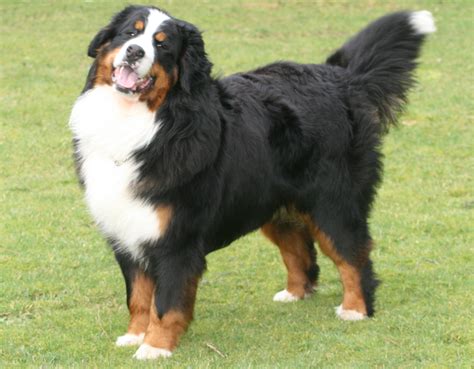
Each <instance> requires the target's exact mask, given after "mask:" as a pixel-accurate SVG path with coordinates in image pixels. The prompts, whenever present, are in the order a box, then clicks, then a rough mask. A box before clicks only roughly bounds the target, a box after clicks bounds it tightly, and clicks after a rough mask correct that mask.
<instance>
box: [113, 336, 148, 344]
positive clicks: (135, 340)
mask: <svg viewBox="0 0 474 369" xmlns="http://www.w3.org/2000/svg"><path fill="white" fill-rule="evenodd" d="M143 338H145V333H140V334H133V333H126V334H124V335H123V336H120V337H117V341H115V345H116V346H138V345H141V344H142V343H143Z"/></svg>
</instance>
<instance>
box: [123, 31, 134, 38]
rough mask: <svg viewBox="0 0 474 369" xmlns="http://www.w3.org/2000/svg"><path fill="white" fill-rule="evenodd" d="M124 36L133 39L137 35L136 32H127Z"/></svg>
mask: <svg viewBox="0 0 474 369" xmlns="http://www.w3.org/2000/svg"><path fill="white" fill-rule="evenodd" d="M125 34H126V35H127V36H129V37H134V36H136V35H137V32H136V31H128V32H125Z"/></svg>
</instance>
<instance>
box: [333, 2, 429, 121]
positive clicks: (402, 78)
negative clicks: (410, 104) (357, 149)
mask: <svg viewBox="0 0 474 369" xmlns="http://www.w3.org/2000/svg"><path fill="white" fill-rule="evenodd" d="M435 30H436V28H435V24H434V20H433V16H432V15H431V13H430V12H429V11H426V10H423V11H418V12H397V13H393V14H389V15H386V16H384V17H382V18H380V19H378V20H376V21H375V22H373V23H371V24H370V25H369V26H367V27H366V28H365V29H363V30H362V31H361V32H359V33H358V34H357V35H356V36H354V37H353V38H351V39H350V40H349V41H348V42H346V44H345V45H344V46H342V47H341V48H340V49H339V50H337V51H336V52H335V53H334V54H333V55H331V56H330V57H329V58H328V59H327V61H326V63H327V64H331V65H337V66H340V67H343V68H346V69H347V70H348V72H349V74H350V81H351V83H350V88H351V89H352V91H351V94H350V96H359V97H361V99H360V100H359V101H358V102H355V103H356V104H357V105H358V107H359V108H362V106H361V105H360V104H361V103H362V101H364V100H365V101H366V102H367V101H368V102H369V105H370V106H369V107H365V108H369V109H370V108H371V110H372V111H373V110H374V108H375V110H376V114H377V116H378V118H379V121H380V122H381V124H382V127H383V128H384V129H387V128H388V126H389V125H390V124H391V123H393V124H395V123H396V120H397V116H398V113H400V112H401V111H402V110H403V107H404V105H405V103H406V99H407V92H408V90H409V89H410V87H412V86H413V84H414V77H413V70H414V69H415V67H416V65H417V63H416V59H417V57H418V55H419V52H420V49H421V46H422V44H423V41H424V39H425V36H426V35H427V34H429V33H432V32H434V31H435ZM362 97H363V98H362ZM364 105H365V104H364Z"/></svg>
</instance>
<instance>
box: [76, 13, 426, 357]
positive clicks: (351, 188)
mask: <svg viewBox="0 0 474 369" xmlns="http://www.w3.org/2000/svg"><path fill="white" fill-rule="evenodd" d="M434 31H435V25H434V21H433V17H432V15H431V13H430V12H428V11H416V12H408V11H403V12H397V13H393V14H389V15H386V16H384V17H382V18H380V19H378V20H376V21H375V22H373V23H372V24H370V25H369V26H368V27H367V28H365V29H364V30H362V31H361V32H360V33H358V34H357V35H356V36H354V37H353V38H351V39H350V40H349V41H348V42H347V43H346V44H345V45H343V46H342V47H341V48H340V49H339V50H337V51H336V52H335V53H334V54H333V55H332V56H330V57H329V58H328V59H327V61H326V62H325V63H324V64H297V63H293V62H276V63H273V64H270V65H267V66H264V67H261V68H258V69H255V70H253V71H250V72H244V73H237V74H233V75H231V76H228V77H225V78H215V77H213V76H212V74H211V69H212V64H211V62H210V61H209V59H208V57H207V55H206V51H205V47H204V41H203V39H202V36H201V33H200V32H199V30H198V28H196V27H195V26H194V25H192V24H190V23H188V22H185V21H183V20H180V19H177V18H174V17H173V16H171V15H170V14H168V13H167V12H165V11H163V10H161V9H158V8H156V7H144V6H128V7H126V8H125V9H124V10H122V11H121V12H119V13H118V14H116V15H115V16H114V17H113V18H112V19H111V21H110V23H109V24H108V25H106V26H105V27H104V28H103V29H101V30H100V31H99V32H98V34H97V35H96V36H95V37H94V38H93V40H92V41H91V43H90V46H89V49H88V55H89V56H90V57H92V58H94V61H93V63H92V66H91V67H90V70H89V74H88V76H87V81H86V84H85V87H84V90H83V91H82V94H81V95H80V97H79V98H78V99H77V101H76V103H75V105H74V107H73V109H72V113H71V117H70V127H71V130H72V132H73V143H74V151H75V162H76V168H77V173H78V176H79V179H80V182H81V184H82V185H83V188H84V192H85V198H86V202H87V205H88V207H89V210H90V213H91V214H92V216H93V218H94V220H95V222H96V223H97V225H98V227H99V228H100V230H101V231H102V233H103V235H104V237H105V238H106V239H107V241H108V243H109V244H110V246H111V248H112V249H113V251H114V253H115V258H116V259H117V262H118V264H119V265H120V268H121V270H122V273H123V276H124V278H125V285H126V291H127V304H128V308H129V311H130V322H129V325H128V330H127V332H126V334H124V335H123V336H120V337H118V339H117V341H116V344H117V345H118V346H126V345H139V348H138V350H137V351H136V353H135V355H134V357H135V358H137V359H154V358H157V357H166V356H170V355H171V353H172V351H173V350H174V349H175V347H176V346H177V344H178V340H179V338H180V336H181V335H182V334H183V333H184V332H185V331H186V329H187V327H188V325H189V323H190V321H191V319H192V317H193V308H194V302H195V298H196V290H197V287H198V281H199V279H200V277H201V276H202V274H203V272H204V270H205V268H206V255H207V254H208V253H210V252H212V251H215V250H218V249H220V248H223V247H225V246H227V245H229V244H231V243H232V242H233V241H234V240H236V239H237V238H239V237H241V236H243V235H245V234H247V233H249V232H252V231H254V230H256V229H258V228H260V229H261V230H262V232H263V234H264V235H265V236H266V237H267V238H268V239H269V240H270V241H271V242H273V243H274V244H275V245H276V246H277V247H278V248H279V250H280V253H281V256H282V259H283V262H284V264H285V266H286V269H287V271H288V280H287V284H286V288H285V289H283V290H282V291H280V292H278V293H277V294H276V295H275V296H274V298H273V300H274V301H281V302H289V301H296V300H301V299H304V298H308V297H310V296H311V295H312V294H313V293H314V291H315V289H316V287H317V281H318V274H319V267H318V265H317V263H316V250H315V247H314V242H315V241H316V242H317V243H318V244H319V247H320V249H321V251H322V252H323V253H324V254H325V255H327V256H328V257H329V258H330V259H332V261H333V262H334V263H335V265H336V267H337V268H338V270H339V273H340V278H341V282H342V286H343V291H344V292H343V297H342V303H341V304H340V305H339V306H338V307H337V308H336V314H337V316H338V317H339V318H341V319H344V320H359V319H364V318H366V317H370V316H372V315H373V314H374V292H375V289H376V287H377V284H378V281H377V278H376V277H375V273H374V270H373V266H372V262H371V260H370V257H369V254H370V251H371V248H372V239H371V236H370V232H369V226H368V217H369V213H370V209H371V205H372V203H373V201H374V197H375V194H376V189H377V186H378V185H379V183H380V180H381V174H382V162H381V157H382V154H381V141H382V136H383V134H384V133H385V132H386V131H387V130H388V128H389V126H390V125H392V124H395V123H396V120H397V116H398V113H399V112H400V111H401V110H402V109H403V106H404V105H405V103H406V100H407V93H408V90H409V89H410V87H412V86H413V84H414V75H413V72H414V69H415V67H416V59H417V57H418V55H419V53H420V49H421V46H422V44H423V41H424V40H425V36H426V35H427V34H429V33H431V32H434Z"/></svg>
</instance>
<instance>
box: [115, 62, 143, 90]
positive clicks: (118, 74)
mask: <svg viewBox="0 0 474 369" xmlns="http://www.w3.org/2000/svg"><path fill="white" fill-rule="evenodd" d="M115 78H116V83H118V84H119V85H120V86H122V87H125V88H132V87H133V86H135V84H136V83H137V81H138V75H137V74H136V73H135V72H134V71H133V69H132V68H130V67H127V66H123V67H120V68H117V69H116V71H115Z"/></svg>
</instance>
